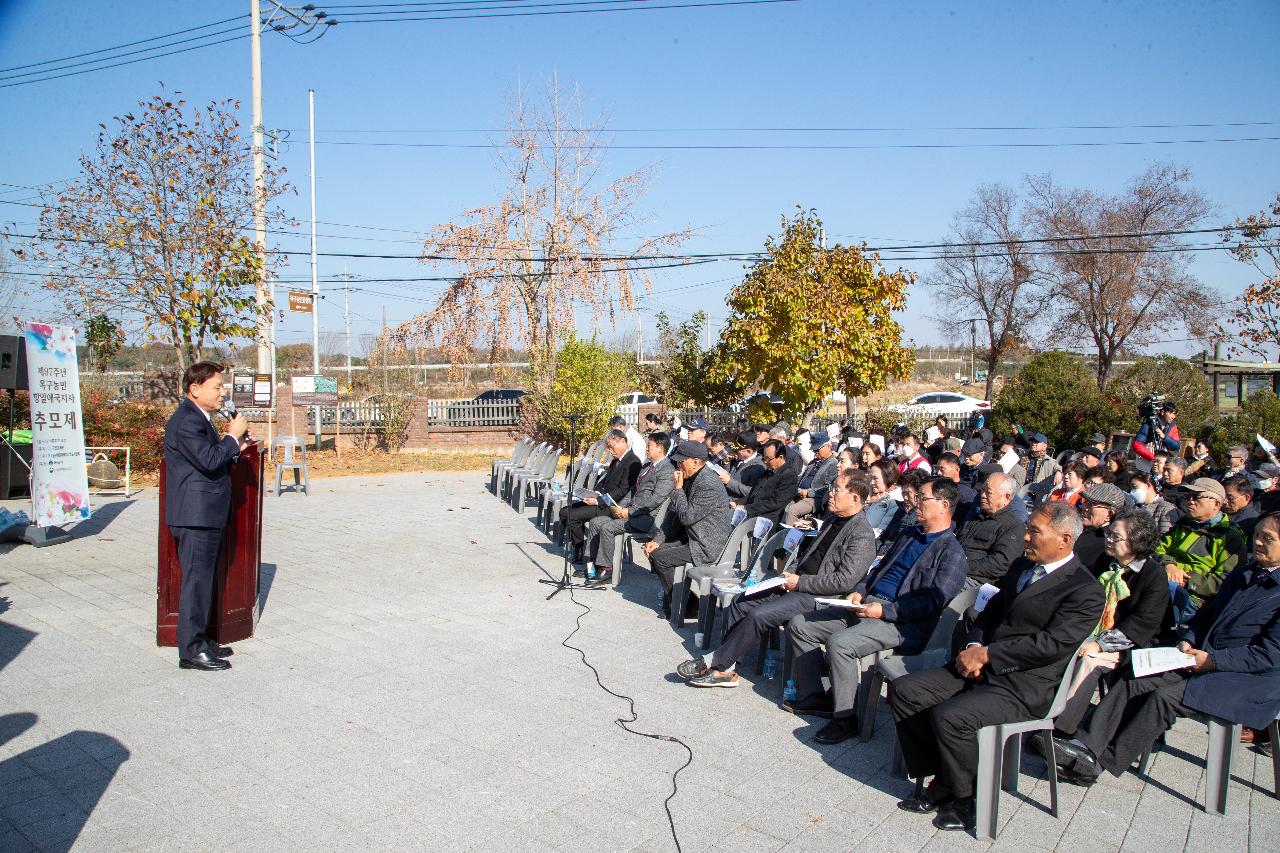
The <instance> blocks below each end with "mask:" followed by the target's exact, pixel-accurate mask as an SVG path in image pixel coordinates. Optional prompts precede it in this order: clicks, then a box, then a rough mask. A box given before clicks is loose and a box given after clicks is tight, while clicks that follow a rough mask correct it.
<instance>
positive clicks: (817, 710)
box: [782, 693, 834, 720]
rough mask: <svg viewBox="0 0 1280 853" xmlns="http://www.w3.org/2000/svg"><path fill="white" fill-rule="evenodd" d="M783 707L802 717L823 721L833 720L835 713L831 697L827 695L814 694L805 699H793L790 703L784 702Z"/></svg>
mask: <svg viewBox="0 0 1280 853" xmlns="http://www.w3.org/2000/svg"><path fill="white" fill-rule="evenodd" d="M782 707H783V708H784V709H786V710H788V711H790V712H791V713H793V714H799V715H800V716H802V717H822V718H823V719H826V720H829V719H831V714H832V713H833V711H834V707H833V705H832V701H831V696H830V695H828V694H826V693H814V694H813V695H811V696H806V697H804V698H803V699H793V700H791V701H790V702H783V703H782Z"/></svg>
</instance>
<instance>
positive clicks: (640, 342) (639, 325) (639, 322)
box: [636, 311, 644, 364]
mask: <svg viewBox="0 0 1280 853" xmlns="http://www.w3.org/2000/svg"><path fill="white" fill-rule="evenodd" d="M643 361H644V315H643V314H641V313H640V312H639V311H637V312H636V364H640V363H641V362H643Z"/></svg>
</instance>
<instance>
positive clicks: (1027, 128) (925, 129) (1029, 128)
mask: <svg viewBox="0 0 1280 853" xmlns="http://www.w3.org/2000/svg"><path fill="white" fill-rule="evenodd" d="M1277 124H1280V122H1275V121H1228V122H1185V123H1180V124H1063V125H988V126H983V125H975V126H951V127H929V126H920V127H691V126H690V127H619V128H615V127H609V128H577V127H569V128H565V129H564V130H565V132H569V133H573V132H581V131H585V130H605V131H607V132H609V133H937V132H944V131H945V132H961V131H963V132H994V131H1019V132H1041V131H1057V130H1185V129H1189V128H1211V127H1275V126H1276V125H1277ZM506 131H507V128H501V127H458V128H419V129H377V128H365V127H359V128H330V129H329V130H328V131H327V132H328V133H402V134H406V135H408V134H432V133H505V132H506ZM295 132H299V133H300V132H301V131H295Z"/></svg>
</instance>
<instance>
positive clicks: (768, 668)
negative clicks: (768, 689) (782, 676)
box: [764, 649, 778, 681]
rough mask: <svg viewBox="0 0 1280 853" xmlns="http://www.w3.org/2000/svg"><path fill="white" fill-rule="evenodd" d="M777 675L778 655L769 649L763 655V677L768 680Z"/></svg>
mask: <svg viewBox="0 0 1280 853" xmlns="http://www.w3.org/2000/svg"><path fill="white" fill-rule="evenodd" d="M777 675H778V657H777V655H776V654H774V652H773V650H772V649H770V650H769V652H768V654H766V655H765V656H764V677H765V678H766V679H767V680H769V681H773V679H774V678H775V677H776V676H777Z"/></svg>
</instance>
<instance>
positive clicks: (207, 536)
mask: <svg viewBox="0 0 1280 853" xmlns="http://www.w3.org/2000/svg"><path fill="white" fill-rule="evenodd" d="M169 532H170V533H172V534H173V538H174V540H175V541H176V542H177V545H178V565H179V566H181V568H182V593H181V594H180V595H179V596H178V657H180V658H193V657H195V656H196V655H198V654H200V653H201V652H203V651H205V650H206V649H207V648H209V646H210V643H209V640H208V639H207V638H206V637H205V632H206V631H207V630H208V628H209V616H210V614H211V613H212V612H213V581H214V576H215V575H216V574H217V571H218V552H219V551H221V550H222V528H221V527H173V526H170V528H169Z"/></svg>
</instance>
